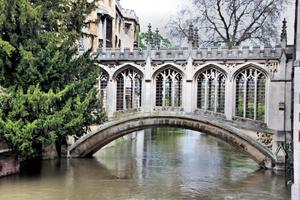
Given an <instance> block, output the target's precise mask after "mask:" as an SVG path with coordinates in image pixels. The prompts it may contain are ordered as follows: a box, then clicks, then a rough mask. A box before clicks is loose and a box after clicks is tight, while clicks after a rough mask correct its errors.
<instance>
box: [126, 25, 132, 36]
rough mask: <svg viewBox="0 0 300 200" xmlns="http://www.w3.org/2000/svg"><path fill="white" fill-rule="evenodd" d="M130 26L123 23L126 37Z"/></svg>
mask: <svg viewBox="0 0 300 200" xmlns="http://www.w3.org/2000/svg"><path fill="white" fill-rule="evenodd" d="M130 27H131V24H128V23H125V34H126V35H128V34H129V31H130Z"/></svg>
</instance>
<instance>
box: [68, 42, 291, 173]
mask: <svg viewBox="0 0 300 200" xmlns="http://www.w3.org/2000/svg"><path fill="white" fill-rule="evenodd" d="M292 55H293V48H292V47H290V46H287V45H286V44H282V45H281V46H276V47H264V48H261V47H253V48H249V47H244V48H233V49H226V48H192V47H189V48H174V49H159V48H150V47H148V48H147V49H133V50H130V49H124V50H121V49H107V50H105V51H99V52H97V53H95V56H97V59H98V62H97V66H98V67H100V68H101V69H102V72H101V74H100V76H99V79H98V88H99V98H101V100H102V101H103V105H104V107H105V110H106V112H107V114H108V117H109V121H108V122H107V123H105V124H103V125H101V126H99V127H97V128H96V129H94V130H93V131H91V132H89V133H88V134H86V135H85V136H83V137H82V138H80V139H79V140H78V141H76V142H75V144H73V145H72V146H70V148H69V155H70V157H89V156H91V155H92V154H93V153H95V152H96V151H97V150H99V149H101V147H103V146H104V145H106V144H108V143H109V142H111V141H113V140H115V139H117V138H118V137H121V136H123V135H126V134H129V133H131V132H134V131H137V130H143V129H146V128H149V127H155V126H173V127H180V128H186V129H191V130H196V131H200V132H204V133H208V134H210V135H212V136H215V137H218V138H220V139H222V140H224V141H225V142H228V143H229V144H232V145H233V146H236V147H237V148H238V149H240V150H242V151H244V152H246V153H247V154H249V155H250V156H251V157H252V158H253V159H254V160H256V161H257V162H258V163H259V164H260V165H261V166H263V167H267V168H275V169H282V167H283V166H284V162H285V155H286V154H285V149H284V147H285V144H286V143H288V142H289V141H290V136H291V101H290V99H291V91H292V90H291V70H292V67H293V60H292Z"/></svg>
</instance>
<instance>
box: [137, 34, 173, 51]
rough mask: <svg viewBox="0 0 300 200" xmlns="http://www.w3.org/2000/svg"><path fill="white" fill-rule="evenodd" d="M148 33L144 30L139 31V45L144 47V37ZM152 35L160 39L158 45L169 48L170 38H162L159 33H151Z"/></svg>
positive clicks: (145, 45)
mask: <svg viewBox="0 0 300 200" xmlns="http://www.w3.org/2000/svg"><path fill="white" fill-rule="evenodd" d="M147 35H148V33H146V32H141V33H140V34H139V45H140V47H141V48H146V47H147V44H146V38H147ZM153 37H157V38H158V39H159V41H160V47H163V48H169V47H171V46H172V44H171V42H170V40H169V39H168V38H164V37H163V36H162V35H161V34H156V33H154V34H153Z"/></svg>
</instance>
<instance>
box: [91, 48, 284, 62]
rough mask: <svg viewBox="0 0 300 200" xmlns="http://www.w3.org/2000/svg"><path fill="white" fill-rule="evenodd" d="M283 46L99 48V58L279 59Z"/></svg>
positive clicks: (126, 59)
mask: <svg viewBox="0 0 300 200" xmlns="http://www.w3.org/2000/svg"><path fill="white" fill-rule="evenodd" d="M281 54H282V48H281V47H279V46H276V47H265V48H261V47H253V48H250V47H243V48H238V47H235V48H232V49H227V48H219V47H212V48H197V49H195V48H194V49H189V48H168V49H151V50H147V49H106V50H105V51H103V50H102V49H99V50H98V51H97V52H96V55H97V58H98V59H99V60H101V61H110V60H111V61H113V60H118V61H122V60H123V61H124V60H125V61H145V60H146V58H147V56H150V57H151V59H152V60H157V61H174V60H175V61H180V60H185V61H186V60H187V58H188V57H189V55H192V58H193V59H194V60H201V61H202V60H237V59H255V60H259V59H279V58H280V56H281Z"/></svg>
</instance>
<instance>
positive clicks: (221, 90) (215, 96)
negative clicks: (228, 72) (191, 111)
mask: <svg viewBox="0 0 300 200" xmlns="http://www.w3.org/2000/svg"><path fill="white" fill-rule="evenodd" d="M225 80H226V78H225V74H224V73H222V72H221V71H219V70H217V69H215V68H209V69H207V70H205V71H203V72H201V73H200V74H199V76H198V79H197V86H198V89H197V107H198V108H199V109H203V110H209V111H213V112H219V113H224V109H225Z"/></svg>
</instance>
